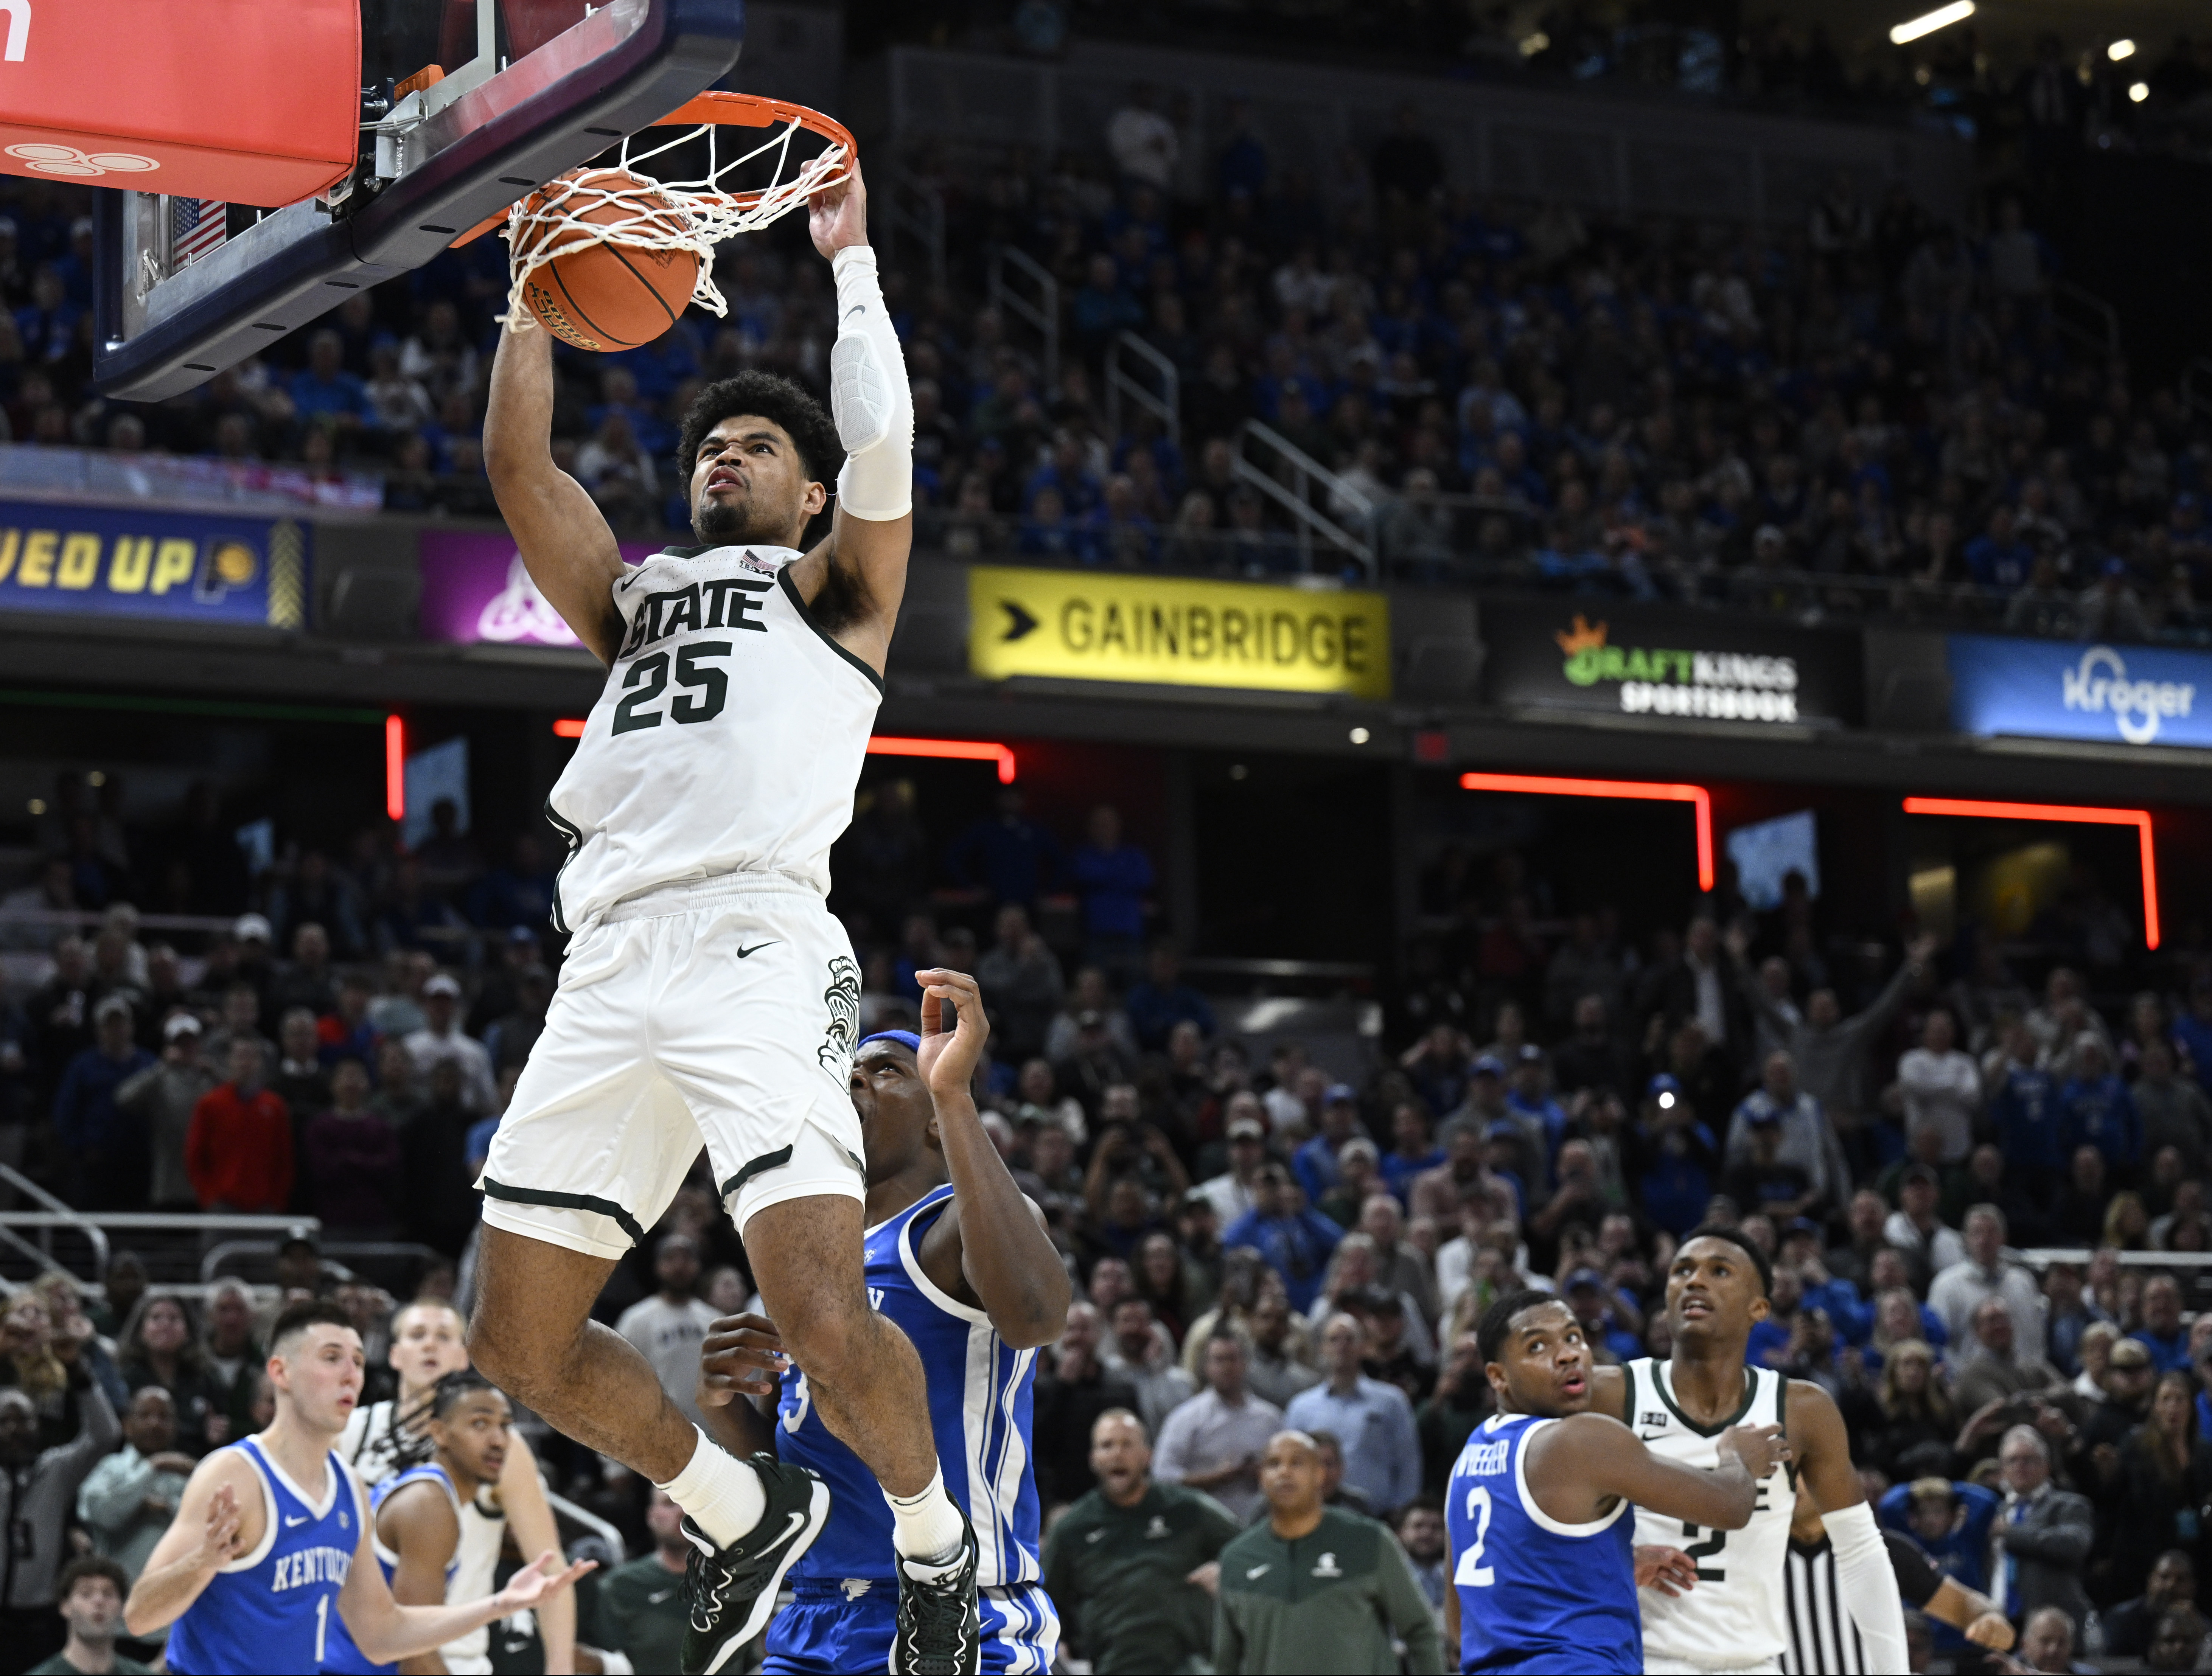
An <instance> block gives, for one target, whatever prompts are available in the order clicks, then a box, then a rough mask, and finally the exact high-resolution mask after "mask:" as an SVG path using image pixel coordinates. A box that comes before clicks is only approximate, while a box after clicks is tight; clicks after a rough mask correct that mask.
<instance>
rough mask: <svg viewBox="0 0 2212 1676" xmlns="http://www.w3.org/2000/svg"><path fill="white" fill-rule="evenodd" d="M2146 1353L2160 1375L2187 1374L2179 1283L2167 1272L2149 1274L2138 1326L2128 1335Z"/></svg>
mask: <svg viewBox="0 0 2212 1676" xmlns="http://www.w3.org/2000/svg"><path fill="white" fill-rule="evenodd" d="M2128 1336H2129V1337H2130V1338H2131V1339H2134V1340H2135V1341H2136V1343H2137V1344H2139V1345H2142V1347H2143V1348H2144V1349H2145V1350H2147V1351H2149V1352H2150V1360H2151V1365H2152V1366H2153V1367H2154V1368H2155V1369H2158V1371H2159V1372H2160V1373H2162V1374H2166V1373H2187V1372H2188V1371H2189V1369H2190V1367H2191V1361H2190V1355H2189V1339H2190V1334H2189V1329H2188V1328H2187V1327H2185V1326H2184V1325H2183V1324H2182V1320H2181V1283H2180V1282H2179V1280H2176V1279H2175V1278H2173V1277H2172V1275H2170V1274H2159V1275H2153V1276H2152V1277H2151V1278H2150V1279H2149V1280H2148V1282H2146V1283H2145V1284H2144V1286H2143V1291H2142V1326H2141V1327H2138V1328H2136V1331H2134V1332H2133V1333H2130V1334H2129V1335H2128Z"/></svg>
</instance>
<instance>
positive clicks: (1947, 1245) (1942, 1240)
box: [1881, 1130, 1966, 1274]
mask: <svg viewBox="0 0 2212 1676" xmlns="http://www.w3.org/2000/svg"><path fill="white" fill-rule="evenodd" d="M1933 1133H1935V1132H1934V1131H1932V1130H1931V1131H1929V1134H1930V1135H1931V1136H1932V1135H1933ZM1933 1144H1934V1143H1933V1141H1932V1139H1931V1141H1930V1142H1929V1145H1931V1146H1932V1145H1933ZM1941 1194H1942V1182H1941V1181H1940V1179H1939V1178H1938V1177H1937V1175H1936V1172H1935V1171H1934V1170H1933V1169H1929V1167H1928V1166H1927V1165H1926V1164H1924V1163H1914V1164H1909V1165H1907V1166H1906V1167H1905V1173H1904V1174H1903V1175H1900V1176H1899V1178H1898V1185H1897V1201H1898V1202H1897V1209H1895V1210H1894V1211H1891V1212H1890V1213H1889V1220H1888V1221H1887V1222H1885V1223H1884V1224H1882V1228H1881V1234H1882V1238H1883V1239H1885V1240H1887V1242H1889V1243H1890V1244H1891V1245H1892V1246H1893V1247H1895V1248H1897V1249H1898V1250H1899V1251H1901V1252H1903V1253H1905V1255H1906V1256H1907V1257H1917V1258H1918V1259H1919V1260H1920V1261H1921V1262H1922V1263H1923V1265H1924V1266H1925V1268H1926V1271H1927V1272H1930V1273H1934V1274H1941V1273H1942V1272H1943V1271H1944V1270H1946V1269H1952V1268H1956V1267H1957V1266H1959V1265H1960V1264H1961V1263H1963V1262H1965V1261H1966V1242H1965V1241H1964V1240H1962V1239H1960V1237H1959V1235H1958V1232H1957V1230H1954V1229H1950V1228H1947V1227H1945V1226H1944V1225H1943V1223H1942V1219H1941V1218H1939V1217H1938V1216H1937V1215H1936V1205H1937V1204H1938V1203H1939V1202H1940V1199H1941Z"/></svg>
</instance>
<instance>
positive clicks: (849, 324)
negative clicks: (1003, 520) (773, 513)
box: [829, 245, 914, 523]
mask: <svg viewBox="0 0 2212 1676" xmlns="http://www.w3.org/2000/svg"><path fill="white" fill-rule="evenodd" d="M830 271H831V273H832V274H834V275H835V276H836V282H837V341H836V343H835V344H834V345H832V346H831V348H830V350H829V416H830V417H831V418H832V419H834V420H835V421H836V424H837V440H838V441H839V442H841V443H842V444H843V445H844V448H845V465H844V467H843V469H842V470H841V471H839V472H838V473H837V506H838V509H839V510H840V511H842V512H843V513H846V514H847V515H848V516H850V517H853V518H865V519H870V520H872V521H873V522H878V523H884V522H888V521H890V519H895V518H903V517H905V516H906V514H907V513H908V512H910V511H912V510H913V509H914V393H913V392H912V391H911V390H909V389H908V386H907V381H906V356H905V355H904V354H903V353H902V351H901V350H900V349H899V341H898V334H897V333H896V332H895V331H892V330H891V316H890V309H888V308H886V307H884V290H883V287H882V286H881V285H880V284H878V282H877V279H876V253H875V252H874V251H872V250H871V249H869V248H868V246H866V245H848V246H846V247H845V248H844V249H843V250H841V251H839V252H837V255H836V259H835V260H834V261H833V262H832V263H831V264H830Z"/></svg>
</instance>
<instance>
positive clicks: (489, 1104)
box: [407, 972, 499, 1117]
mask: <svg viewBox="0 0 2212 1676" xmlns="http://www.w3.org/2000/svg"><path fill="white" fill-rule="evenodd" d="M460 1005H461V987H460V985H459V984H458V983H456V982H455V981H453V979H452V978H450V977H448V976H447V975H446V974H444V973H443V972H441V973H439V974H438V975H437V976H435V977H434V978H432V979H431V980H430V981H428V982H427V983H425V984H424V985H423V986H422V1021H423V1022H422V1029H419V1030H416V1032H414V1033H413V1034H412V1035H410V1036H409V1037H408V1038H407V1054H408V1057H409V1058H410V1059H411V1060H414V1061H415V1070H416V1074H417V1075H419V1076H421V1077H423V1078H428V1076H429V1074H430V1072H431V1070H432V1068H433V1067H434V1066H437V1065H439V1064H440V1063H441V1062H443V1061H446V1060H451V1061H452V1062H453V1064H455V1065H457V1066H459V1067H460V1072H461V1103H462V1105H463V1106H464V1107H465V1108H466V1109H467V1110H468V1111H470V1112H471V1113H472V1114H475V1115H476V1116H478V1117H488V1116H489V1115H490V1114H492V1113H493V1112H495V1111H497V1110H498V1109H499V1090H498V1086H497V1084H495V1081H494V1080H493V1078H492V1074H491V1055H490V1054H488V1053H486V1052H485V1051H484V1046H483V1043H482V1042H481V1041H477V1040H476V1038H475V1037H473V1036H471V1035H466V1034H465V1033H464V1032H463V1031H462V1029H461V1028H460V1023H459V1017H460Z"/></svg>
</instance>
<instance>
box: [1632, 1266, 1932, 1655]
mask: <svg viewBox="0 0 2212 1676" xmlns="http://www.w3.org/2000/svg"><path fill="white" fill-rule="evenodd" d="M1772 1278H1773V1273H1772V1270H1771V1267H1770V1266H1769V1265H1768V1262H1767V1260H1766V1254H1765V1252H1763V1251H1761V1250H1760V1249H1759V1248H1758V1247H1757V1246H1755V1245H1753V1244H1752V1243H1751V1242H1750V1240H1749V1239H1748V1237H1747V1236H1745V1235H1743V1234H1741V1233H1739V1232H1738V1231H1736V1230H1735V1229H1732V1228H1721V1227H1715V1226H1708V1227H1704V1228H1697V1229H1692V1230H1691V1231H1690V1233H1689V1234H1688V1235H1687V1236H1686V1237H1685V1238H1684V1239H1683V1241H1682V1243H1681V1246H1680V1249H1678V1250H1677V1251H1676V1252H1675V1254H1674V1266H1672V1267H1671V1268H1669V1269H1668V1272H1667V1321H1668V1326H1669V1327H1672V1328H1673V1330H1674V1356H1673V1357H1672V1359H1671V1360H1668V1361H1665V1362H1661V1361H1657V1360H1655V1359H1654V1358H1652V1357H1639V1358H1638V1359H1637V1360H1636V1361H1633V1362H1631V1363H1628V1365H1627V1366H1626V1367H1625V1368H1602V1369H1599V1370H1598V1372H1597V1375H1596V1378H1595V1388H1596V1403H1597V1406H1598V1407H1599V1408H1600V1409H1601V1410H1602V1411H1604V1412H1607V1413H1609V1414H1618V1415H1620V1418H1622V1419H1624V1420H1626V1422H1627V1423H1628V1424H1630V1425H1631V1426H1632V1427H1634V1428H1635V1430H1636V1435H1637V1436H1638V1437H1640V1438H1642V1439H1643V1440H1644V1442H1645V1443H1646V1444H1647V1445H1648V1446H1649V1447H1650V1449H1651V1452H1652V1453H1653V1454H1658V1455H1662V1456H1664V1457H1666V1458H1667V1459H1668V1460H1674V1461H1679V1462H1680V1463H1681V1464H1682V1465H1684V1466H1686V1467H1710V1466H1711V1465H1712V1464H1713V1463H1714V1460H1715V1458H1716V1449H1717V1440H1718V1439H1719V1438H1720V1436H1722V1435H1723V1434H1724V1433H1725V1432H1726V1431H1727V1430H1728V1429H1729V1427H1731V1426H1736V1425H1741V1424H1755V1425H1779V1426H1781V1427H1782V1428H1783V1429H1784V1432H1785V1434H1786V1435H1787V1436H1788V1437H1789V1440H1790V1463H1791V1464H1790V1468H1789V1470H1788V1471H1786V1472H1778V1473H1769V1474H1767V1475H1765V1479H1764V1480H1763V1481H1762V1482H1761V1483H1760V1485H1759V1505H1758V1508H1757V1509H1756V1510H1755V1511H1754V1512H1753V1514H1752V1515H1751V1519H1750V1521H1749V1523H1747V1525H1745V1526H1744V1527H1743V1528H1742V1529H1741V1530H1740V1531H1723V1530H1718V1529H1715V1528H1713V1527H1712V1524H1711V1521H1710V1520H1702V1519H1685V1518H1682V1517H1680V1516H1679V1515H1673V1514H1670V1513H1667V1512H1663V1511H1662V1510H1660V1509H1656V1508H1640V1509H1638V1512H1637V1515H1636V1540H1637V1542H1638V1545H1639V1552H1638V1576H1639V1578H1640V1580H1641V1581H1643V1582H1644V1583H1645V1585H1646V1587H1644V1588H1643V1589H1642V1590H1641V1592H1640V1593H1641V1599H1642V1603H1643V1611H1644V1669H1645V1670H1646V1671H1650V1672H1655V1673H1659V1672H1665V1673H1674V1672H1689V1673H1713V1676H1717V1673H1722V1672H1739V1671H1776V1670H1778V1669H1780V1663H1779V1661H1780V1660H1781V1658H1782V1655H1783V1654H1784V1651H1785V1649H1787V1648H1788V1646H1789V1644H1790V1620H1789V1607H1788V1600H1787V1588H1788V1579H1787V1577H1786V1576H1785V1575H1784V1567H1785V1564H1786V1562H1787V1559H1788V1555H1789V1550H1790V1519H1791V1516H1792V1515H1793V1514H1794V1512H1795V1510H1796V1505H1797V1494H1798V1489H1799V1487H1800V1485H1802V1487H1803V1488H1804V1489H1805V1490H1806V1491H1808V1493H1809V1494H1810V1495H1811V1497H1812V1498H1813V1501H1814V1503H1815V1504H1816V1505H1817V1506H1818V1508H1819V1509H1820V1516H1821V1518H1822V1519H1823V1520H1824V1521H1826V1526H1827V1532H1828V1539H1829V1540H1830V1541H1831V1542H1832V1544H1833V1545H1834V1549H1835V1560H1836V1579H1837V1582H1838V1587H1839V1592H1840V1593H1841V1594H1842V1595H1843V1597H1844V1603H1845V1604H1846V1606H1848V1607H1849V1609H1850V1615H1851V1619H1852V1621H1853V1622H1854V1623H1855V1624H1857V1626H1858V1631H1859V1637H1860V1639H1861V1641H1862V1643H1863V1645H1864V1647H1865V1649H1866V1656H1867V1661H1868V1666H1869V1668H1871V1669H1875V1670H1903V1669H1905V1668H1906V1663H1905V1612H1904V1608H1903V1606H1901V1605H1900V1604H1899V1600H1898V1593H1897V1579H1896V1577H1895V1576H1893V1574H1892V1572H1891V1570H1890V1564H1889V1555H1888V1552H1887V1550H1886V1549H1885V1548H1884V1547H1883V1545H1882V1540H1881V1531H1880V1530H1879V1529H1878V1528H1876V1527H1875V1520H1874V1509H1872V1508H1870V1507H1869V1506H1868V1505H1867V1503H1866V1496H1865V1493H1864V1492H1863V1491H1862V1490H1861V1489H1860V1487H1859V1479H1858V1473H1857V1472H1856V1471H1855V1470H1853V1468H1852V1466H1851V1454H1850V1441H1849V1440H1848V1438H1847V1437H1846V1436H1844V1418H1843V1416H1842V1415H1841V1414H1839V1413H1838V1412H1837V1410H1836V1405H1835V1401H1834V1400H1833V1399H1832V1398H1831V1397H1830V1396H1829V1395H1828V1394H1827V1393H1826V1391H1823V1390H1822V1389H1821V1388H1820V1387H1819V1386H1817V1385H1814V1384H1812V1383H1810V1382H1808V1381H1805V1380H1802V1379H1800V1380H1790V1379H1784V1377H1783V1376H1782V1375H1780V1374H1778V1373H1776V1372H1774V1371H1773V1370H1772V1369H1767V1368H1753V1367H1749V1366H1747V1365H1746V1363H1745V1361H1744V1347H1745V1345H1746V1343H1747V1341H1748V1340H1749V1339H1750V1337H1751V1329H1752V1327H1753V1325H1754V1324H1755V1323H1757V1322H1758V1321H1762V1320H1764V1319H1765V1315H1766V1309H1767V1304H1766V1295H1767V1290H1768V1288H1769V1286H1770V1285H1771V1282H1772ZM1677 1582H1680V1583H1683V1584H1688V1585H1690V1586H1689V1587H1686V1588H1681V1587H1677V1586H1676V1583H1677Z"/></svg>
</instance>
